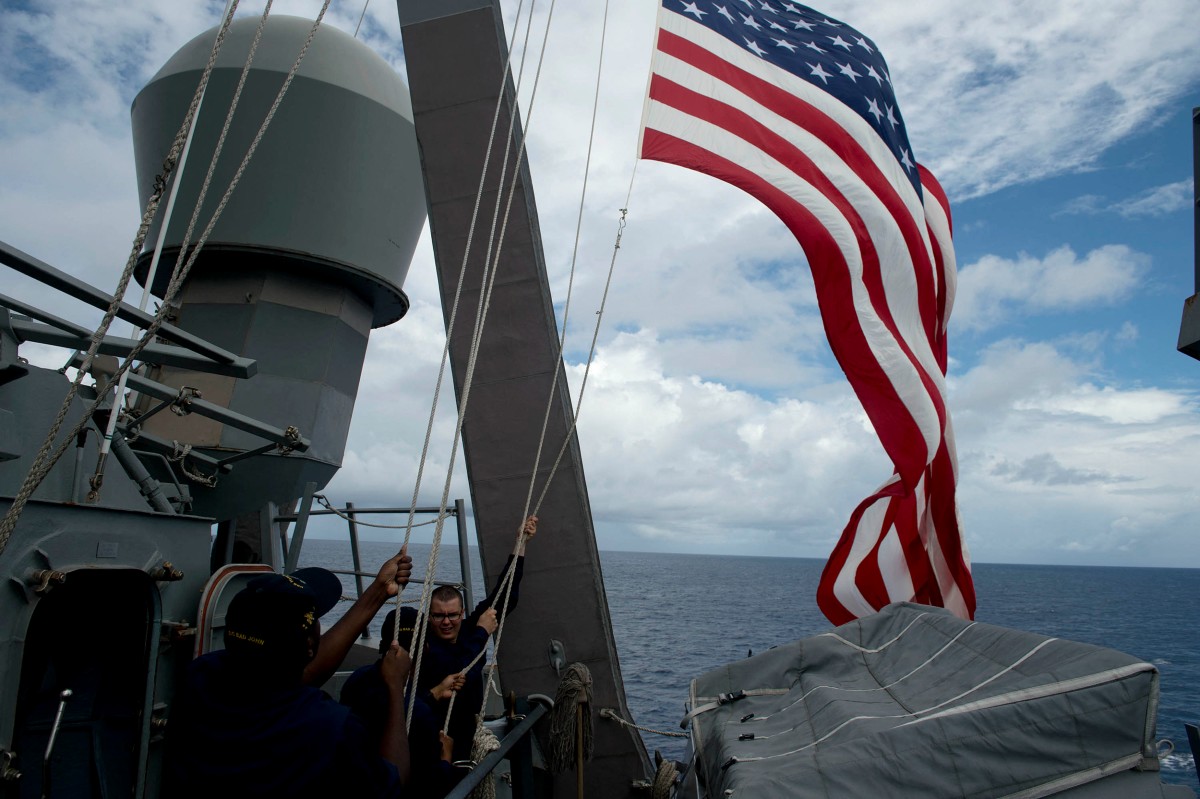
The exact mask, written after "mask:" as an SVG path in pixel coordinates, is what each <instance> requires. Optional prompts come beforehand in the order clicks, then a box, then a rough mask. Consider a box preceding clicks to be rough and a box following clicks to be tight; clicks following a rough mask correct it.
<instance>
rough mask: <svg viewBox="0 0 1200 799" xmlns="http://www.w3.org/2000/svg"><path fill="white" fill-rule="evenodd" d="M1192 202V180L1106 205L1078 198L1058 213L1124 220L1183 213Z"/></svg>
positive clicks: (1101, 200)
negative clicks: (1109, 215)
mask: <svg viewBox="0 0 1200 799" xmlns="http://www.w3.org/2000/svg"><path fill="white" fill-rule="evenodd" d="M1192 202H1193V189H1192V181H1190V180H1180V181H1177V182H1175V183H1167V184H1165V185H1163V186H1154V187H1152V188H1149V189H1145V190H1144V191H1140V192H1138V193H1137V194H1135V195H1133V196H1132V197H1128V198H1126V199H1124V200H1119V201H1116V202H1112V203H1109V202H1106V201H1105V198H1104V197H1102V196H1100V195H1098V194H1084V195H1080V196H1079V197H1076V198H1075V199H1073V200H1071V201H1070V202H1068V203H1067V204H1066V205H1065V206H1064V207H1063V209H1062V211H1060V212H1059V214H1093V215H1094V214H1104V213H1112V214H1119V215H1120V216H1123V217H1125V218H1126V219H1135V218H1138V217H1146V216H1163V215H1164V214H1170V213H1175V212H1176V211H1186V210H1187V209H1188V208H1191V206H1192ZM1056 215H1057V214H1056Z"/></svg>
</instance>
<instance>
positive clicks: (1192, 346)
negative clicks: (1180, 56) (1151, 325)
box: [1176, 108, 1200, 359]
mask: <svg viewBox="0 0 1200 799" xmlns="http://www.w3.org/2000/svg"><path fill="white" fill-rule="evenodd" d="M1192 175H1193V179H1192V189H1193V193H1194V199H1193V203H1192V206H1193V215H1194V217H1195V218H1194V220H1193V223H1192V227H1193V233H1192V235H1193V237H1194V238H1195V245H1194V251H1195V255H1194V256H1193V268H1194V270H1195V284H1194V285H1195V287H1196V288H1195V290H1196V293H1195V294H1193V295H1192V296H1190V297H1188V298H1187V299H1186V300H1184V301H1183V321H1182V322H1181V323H1180V325H1179V343H1178V344H1177V345H1176V349H1178V350H1179V351H1180V352H1182V353H1184V354H1185V355H1190V356H1192V357H1193V358H1196V359H1200V108H1193V109H1192Z"/></svg>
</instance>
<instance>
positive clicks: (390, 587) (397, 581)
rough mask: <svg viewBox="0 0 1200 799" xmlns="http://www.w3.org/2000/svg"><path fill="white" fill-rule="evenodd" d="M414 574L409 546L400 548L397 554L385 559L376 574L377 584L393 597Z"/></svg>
mask: <svg viewBox="0 0 1200 799" xmlns="http://www.w3.org/2000/svg"><path fill="white" fill-rule="evenodd" d="M411 576H412V558H411V557H410V556H409V554H408V546H407V545H405V546H403V547H401V548H400V551H399V552H398V553H396V556H395V557H393V558H390V559H389V560H386V561H384V563H383V565H382V566H380V567H379V574H377V575H375V584H376V585H378V586H380V588H382V589H383V590H384V591H385V592H387V595H388V596H390V597H392V596H396V595H398V594H399V593H400V591H401V590H402V589H403V588H404V586H406V585H408V580H409V578H410V577H411Z"/></svg>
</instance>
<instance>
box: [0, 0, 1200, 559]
mask: <svg viewBox="0 0 1200 799" xmlns="http://www.w3.org/2000/svg"><path fill="white" fill-rule="evenodd" d="M222 5H223V4H218V3H213V2H208V3H169V4H163V3H153V2H149V0H130V1H129V2H127V3H123V4H121V5H120V7H113V6H112V4H109V3H100V2H90V1H89V0H73V1H72V2H66V1H65V0H62V1H61V2H60V1H59V0H30V2H24V3H19V4H12V3H6V4H4V5H3V6H2V7H0V239H3V240H5V241H8V242H9V243H11V244H13V245H15V246H17V247H20V248H22V249H24V250H26V251H28V252H31V253H33V254H35V255H37V256H39V257H41V258H43V259H45V260H47V261H49V262H51V263H53V264H55V265H57V266H59V267H61V268H63V269H67V270H69V271H72V272H74V273H76V274H79V275H80V276H81V277H83V278H84V279H87V280H89V281H91V282H92V283H94V284H95V285H98V286H100V287H103V288H111V286H112V285H113V284H114V283H115V281H116V276H117V274H118V272H119V267H120V264H122V263H123V262H124V259H125V257H126V254H127V253H126V250H127V248H128V244H129V241H131V239H132V235H133V230H134V226H135V225H136V219H137V215H138V209H137V195H136V188H135V185H134V178H133V168H132V147H131V144H130V134H129V104H130V102H131V100H132V98H133V96H134V94H135V93H136V92H137V90H138V89H139V88H140V86H141V85H142V84H143V83H144V82H145V81H146V80H148V79H149V78H150V76H152V75H153V73H154V72H155V71H156V70H157V68H158V67H159V66H160V65H161V64H162V63H163V62H164V61H165V60H166V59H167V58H168V57H169V56H170V54H171V53H173V52H174V51H175V49H177V48H178V47H179V46H180V45H182V44H183V43H184V42H185V41H187V40H188V39H190V38H191V37H192V36H194V35H196V34H197V33H199V32H200V31H202V30H204V29H205V28H207V27H209V26H211V25H213V24H215V23H216V21H217V18H218V16H219V13H220V8H221V6H222ZM540 5H542V6H543V7H544V4H540ZM616 5H617V6H619V7H618V8H614V9H610V19H609V24H610V32H609V48H610V49H609V52H608V53H607V54H606V56H605V69H604V75H603V78H604V79H603V82H602V89H601V97H600V120H599V123H598V128H597V133H596V144H595V151H594V153H593V156H592V173H591V176H590V177H589V179H588V189H587V201H586V204H585V208H584V212H585V224H584V228H583V231H582V234H581V238H580V241H579V247H578V251H579V253H580V256H579V257H578V258H577V274H576V278H575V281H576V282H575V285H576V292H577V294H576V296H575V298H574V299H573V303H575V304H573V306H572V307H573V309H575V310H573V311H572V319H573V320H575V322H574V324H572V326H571V328H570V329H569V331H568V333H569V340H568V343H569V354H568V361H569V362H570V365H571V368H570V371H571V374H572V380H573V381H574V382H573V385H574V386H575V387H576V390H577V389H578V385H579V381H580V377H581V375H582V365H581V363H580V359H581V357H582V354H583V353H584V352H585V350H586V347H587V344H588V342H590V339H591V332H592V331H591V328H590V324H591V322H592V320H593V319H594V315H593V313H592V312H593V310H594V309H595V307H596V306H597V304H598V298H599V291H600V289H601V287H602V281H603V275H604V271H605V270H606V269H607V266H608V261H609V255H610V253H611V247H612V240H613V236H614V233H615V229H616V218H617V211H616V209H618V208H621V207H625V202H626V192H627V190H628V187H629V185H630V177H631V170H632V169H633V165H634V161H633V152H634V148H635V146H636V136H637V125H638V121H639V117H640V113H641V97H642V93H643V92H644V89H645V83H646V74H647V70H648V66H649V55H650V45H651V39H652V35H653V24H654V6H655V4H654V3H652V2H646V0H637V1H636V2H632V1H631V2H624V3H619V4H616ZM317 7H318V4H317V3H314V2H311V0H280V2H277V3H276V4H275V10H274V12H273V13H277V14H281V13H295V14H301V15H309V16H311V15H312V14H313V13H315V11H316V9H317ZM819 7H820V8H821V10H822V11H825V12H827V13H828V14H830V15H832V16H835V17H838V18H840V19H842V20H844V21H846V22H848V23H850V24H852V25H854V26H855V27H857V28H858V29H860V30H861V31H863V32H864V33H865V34H867V35H868V36H870V37H871V38H872V39H874V41H875V42H876V43H877V44H878V45H879V47H880V48H881V49H882V51H883V53H884V55H885V56H886V57H887V60H888V63H889V66H890V68H891V72H892V75H893V79H894V81H895V83H896V88H897V96H898V99H899V102H900V104H901V107H902V109H903V112H904V116H905V119H906V122H907V123H908V126H909V135H910V139H911V141H912V144H913V147H914V150H915V152H916V155H917V157H918V159H919V160H920V161H922V162H923V163H924V164H926V165H927V166H929V167H930V168H931V169H933V170H934V172H935V173H936V174H937V175H938V177H939V178H940V179H941V180H942V182H943V184H944V185H945V186H946V188H947V190H948V192H949V194H950V198H951V202H952V210H953V214H954V222H955V231H956V249H957V257H958V264H959V269H960V284H959V289H960V291H959V297H958V303H957V305H956V310H955V315H954V316H953V317H952V321H951V340H950V352H951V358H952V366H951V372H950V376H949V382H950V392H951V393H950V401H951V412H952V414H953V415H954V418H955V423H956V430H957V434H958V446H959V454H960V493H959V504H960V513H961V515H962V519H963V525H964V529H965V530H966V535H967V541H968V544H969V546H970V548H971V551H972V554H973V556H974V557H975V558H976V559H977V560H985V561H993V562H996V561H999V562H1032V563H1084V564H1091V563H1103V564H1115V565H1120V564H1129V565H1164V566H1189V567H1200V540H1198V538H1197V536H1196V534H1195V533H1196V525H1195V521H1194V519H1195V511H1196V508H1197V507H1198V506H1200V491H1198V490H1197V488H1196V485H1195V479H1194V475H1195V460H1196V453H1197V452H1198V451H1200V404H1198V400H1200V364H1196V363H1195V362H1194V361H1193V360H1191V359H1189V358H1187V357H1185V356H1183V355H1180V354H1178V353H1176V352H1175V340H1176V337H1177V334H1178V329H1179V320H1180V314H1181V309H1182V304H1183V300H1184V298H1185V297H1187V296H1188V295H1190V294H1192V293H1193V291H1194V289H1195V287H1194V286H1193V251H1192V241H1193V239H1192V236H1193V232H1192V210H1191V198H1192V185H1191V182H1192V177H1191V176H1192V163H1191V109H1192V106H1193V105H1198V104H1200V59H1197V58H1196V54H1197V53H1200V28H1198V27H1197V26H1196V25H1195V5H1194V3H1193V2H1191V0H1148V1H1147V2H1141V3H1133V2H1130V1H1128V0H1124V1H1123V0H1091V1H1090V2H1083V1H1082V0H1061V1H1060V2H1044V0H1043V1H1042V2H1034V1H1033V0H1014V2H1010V3H1005V4H990V5H988V6H986V7H984V6H979V5H977V4H972V6H970V7H968V6H967V5H966V4H963V3H960V2H952V1H951V0H929V1H928V2H924V3H921V4H920V5H919V7H917V6H916V4H908V3H906V4H879V3H874V2H868V0H839V1H838V2H831V3H827V4H824V5H821V6H819ZM506 9H507V13H508V15H509V16H508V17H507V19H508V21H509V25H510V28H511V26H512V15H513V14H514V12H515V4H510V5H506ZM259 11H261V5H259V4H254V5H253V7H249V6H248V7H247V8H245V9H243V10H242V11H241V12H240V13H241V14H242V15H246V14H252V13H253V14H257V13H258V12H259ZM361 11H362V6H361V4H359V3H355V4H354V5H353V6H351V5H349V4H339V3H335V4H334V5H333V7H332V9H331V11H330V15H329V17H328V21H329V24H332V25H335V26H337V27H340V28H342V29H343V30H348V31H353V30H354V26H355V23H356V22H357V20H358V16H359V14H360V13H361ZM601 11H602V7H601V4H593V3H582V2H572V3H569V4H568V3H562V4H559V7H558V8H557V9H556V11H555V16H554V22H553V26H552V28H551V38H550V42H549V44H548V46H547V49H546V59H547V65H546V67H544V68H543V71H542V75H543V77H542V81H543V83H541V84H540V88H539V90H538V98H537V105H536V107H535V109H533V110H530V109H528V107H526V110H525V115H526V117H527V118H529V119H530V120H531V125H530V132H529V135H530V160H531V168H532V173H533V179H534V184H535V187H536V191H537V199H538V202H539V212H540V216H541V224H542V231H543V237H544V239H545V242H546V255H547V264H548V268H549V270H550V274H551V279H552V283H553V288H554V291H555V295H556V298H557V299H558V300H559V301H560V302H562V300H563V299H565V290H566V285H567V279H568V274H569V268H570V264H571V253H572V252H573V250H574V249H575V219H576V215H577V213H578V208H579V197H580V193H581V184H582V178H583V162H584V157H585V152H586V144H587V137H588V129H587V122H588V120H589V119H590V111H591V103H592V94H591V92H592V86H593V83H594V79H595V78H594V76H595V68H596V67H595V62H596V55H597V53H598V34H599V29H600V13H601ZM544 20H545V17H544V16H543V12H541V11H539V13H538V15H537V17H536V18H535V20H534V25H533V29H534V30H535V31H538V30H541V26H542V23H543V22H544ZM538 35H539V36H540V34H538ZM360 38H362V39H363V40H364V41H366V42H367V43H368V44H369V45H370V46H371V47H373V48H375V49H376V50H377V51H378V52H379V53H380V54H381V55H382V56H383V57H384V58H385V59H387V60H388V61H389V62H391V63H392V64H393V65H395V66H396V67H397V68H398V69H399V70H403V53H402V52H401V49H400V46H399V29H398V23H397V22H396V19H395V6H394V4H392V3H389V2H382V3H374V4H372V5H371V6H369V8H368V12H367V16H366V20H365V23H364V27H363V33H362V36H361V37H360ZM536 44H537V42H536V41H535V45H536ZM517 49H518V50H521V49H522V48H520V47H518V48H517ZM528 49H529V50H530V57H531V58H532V57H535V56H536V52H537V50H538V47H537V46H533V47H530V48H528ZM523 94H524V95H525V99H526V101H528V95H529V92H528V90H526V91H524V92H523ZM628 207H629V208H630V216H629V220H628V227H627V229H626V233H625V238H624V240H623V242H622V244H623V246H622V250H621V253H620V257H619V260H618V267H617V275H616V278H615V283H614V287H613V290H612V294H611V295H610V299H609V307H608V312H607V314H606V317H605V320H604V327H603V328H602V330H601V336H600V350H599V353H598V356H597V360H596V362H595V364H594V365H593V367H592V373H591V377H590V378H589V384H588V389H587V395H586V397H585V400H584V410H583V414H582V418H581V421H580V436H581V442H582V447H583V455H584V463H585V468H586V472H587V476H588V486H589V494H590V497H591V501H592V506H593V514H594V517H595V520H596V526H597V530H598V534H599V538H600V546H601V547H602V548H609V549H641V550H652V551H695V552H717V553H734V554H776V555H794V556H805V557H823V556H824V555H825V554H827V553H828V551H829V549H830V548H831V547H832V544H833V542H834V540H835V539H836V536H837V535H838V533H839V532H840V530H841V527H842V525H843V524H844V523H845V520H846V518H847V517H848V515H849V513H850V511H851V510H852V509H853V507H854V505H855V504H857V502H858V501H859V500H860V499H861V498H862V497H864V496H866V495H867V494H869V493H871V491H873V490H874V488H875V487H876V486H877V485H878V484H879V483H881V482H882V481H883V480H884V479H885V478H886V477H887V476H888V475H889V474H890V465H889V464H888V462H887V461H886V459H885V458H884V456H883V453H882V452H881V450H880V449H879V447H878V444H877V442H876V440H875V438H874V436H873V433H872V432H871V430H870V428H869V425H868V424H867V423H866V420H865V416H864V415H863V414H862V412H861V408H860V407H859V406H858V404H857V401H856V400H855V398H854V396H853V395H852V393H851V392H850V390H849V386H848V385H847V384H846V382H845V380H844V379H843V378H842V376H841V374H840V372H839V370H838V368H837V365H836V363H834V362H833V360H832V358H831V356H830V355H829V353H828V347H827V345H826V344H825V343H824V338H823V332H822V330H821V326H820V320H819V318H818V316H817V313H816V306H815V300H814V297H813V293H812V286H811V279H810V278H809V276H808V271H807V266H806V264H805V262H804V259H803V256H802V254H801V253H800V252H799V248H798V247H797V245H796V244H795V241H794V239H792V238H791V236H790V234H789V233H788V232H787V231H786V230H785V229H784V228H783V226H782V225H781V224H780V223H779V222H778V221H777V220H775V219H774V218H773V217H772V216H771V215H770V214H769V213H768V212H767V211H766V210H765V209H763V208H761V207H760V206H758V205H757V204H756V203H755V202H754V201H752V200H750V199H749V198H747V197H745V196H744V195H742V194H741V193H740V192H738V191H737V190H735V189H732V188H730V187H728V186H725V185H723V184H720V183H718V182H717V181H714V180H712V179H709V178H706V177H704V176H701V175H696V174H692V173H689V172H687V171H685V170H682V169H679V168H677V167H671V166H668V165H663V164H655V163H648V162H647V163H642V164H640V165H638V167H637V176H636V179H635V180H634V191H633V195H632V198H631V199H630V202H629V206H628ZM431 264H432V254H431V252H430V251H429V247H428V244H427V243H426V244H424V245H423V246H422V248H421V249H420V250H419V251H418V254H417V256H416V258H415V260H414V264H413V267H412V269H411V271H410V275H409V279H408V282H407V284H406V291H407V292H408V293H409V295H410V297H411V299H412V301H413V308H412V311H411V312H410V314H409V316H408V317H407V318H406V319H405V320H403V321H402V322H401V323H399V324H397V325H394V326H393V327H391V328H386V329H383V330H379V331H376V332H375V333H374V335H373V337H372V343H371V349H370V357H369V360H368V363H367V365H366V369H365V372H364V376H363V383H362V388H361V389H360V401H359V405H358V408H357V409H356V412H355V421H354V426H353V428H352V432H351V439H350V443H349V451H348V453H347V457H346V460H345V466H344V468H343V470H342V472H341V473H340V474H339V476H338V477H337V478H335V480H334V482H333V483H332V484H331V485H330V487H329V489H328V491H327V493H329V495H330V496H331V498H333V499H335V500H336V501H346V500H350V501H354V502H355V503H356V504H360V505H365V504H372V503H380V504H389V505H395V504H402V503H403V502H406V501H407V499H408V497H409V496H410V495H411V492H412V485H411V482H406V481H411V477H409V475H412V474H414V473H415V466H416V453H419V451H420V446H421V440H422V437H423V433H424V427H425V420H426V418H427V416H428V413H429V397H430V395H431V390H432V382H433V379H434V376H435V374H436V368H437V360H438V357H439V356H440V347H441V332H440V331H441V312H440V309H438V308H437V307H435V306H434V305H433V304H432V302H433V301H434V298H435V296H436V294H435V286H436V281H435V278H434V277H433V272H432V267H431ZM5 280H6V281H7V280H8V277H7V276H6V277H5ZM5 291H6V293H15V294H18V296H26V297H30V298H35V299H36V298H37V297H38V296H39V295H38V293H37V291H36V290H35V289H33V288H31V287H28V286H25V285H24V284H22V283H21V282H20V281H19V280H15V281H14V285H12V286H8V285H6V288H5ZM22 292H24V293H22ZM64 310H65V309H64ZM83 317H84V318H85V319H86V318H87V315H86V313H84V314H83ZM585 325H587V327H585ZM118 332H119V333H120V334H123V333H124V331H118ZM23 354H26V351H25V350H23ZM28 355H29V357H32V358H35V359H45V360H46V362H53V363H56V364H57V363H58V362H59V358H60V356H59V355H58V354H53V355H51V354H47V353H43V352H41V351H39V350H36V349H34V348H29V349H28ZM414 386H415V387H417V388H416V389H415V390H414V389H413V388H412V387H414ZM452 423H453V421H452V419H449V418H446V417H445V414H443V415H442V416H440V417H439V419H438V421H437V424H436V427H435V429H436V433H437V436H438V438H437V440H436V441H435V444H434V450H433V452H434V454H433V455H432V456H431V457H432V460H431V463H430V465H429V467H427V468H428V472H429V473H430V474H435V475H436V474H438V470H439V469H440V470H441V471H442V473H444V471H445V469H446V464H447V462H448V460H449V452H448V448H449V441H450V434H451V432H452ZM457 474H458V478H457V480H458V482H457V485H456V488H455V493H456V494H460V495H462V494H465V493H466V490H467V489H466V485H465V481H464V479H463V477H462V467H461V461H460V463H459V466H458V468H457ZM440 485H441V478H440V477H439V478H435V479H433V480H432V481H431V482H430V483H429V488H428V490H427V491H426V492H425V494H426V495H427V496H428V497H429V499H431V500H432V499H434V498H435V497H436V495H437V493H438V491H439V490H440ZM551 525H552V523H551ZM549 529H552V526H551V528H549Z"/></svg>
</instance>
